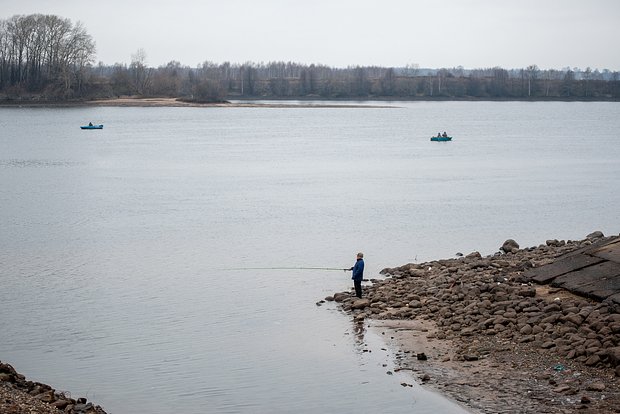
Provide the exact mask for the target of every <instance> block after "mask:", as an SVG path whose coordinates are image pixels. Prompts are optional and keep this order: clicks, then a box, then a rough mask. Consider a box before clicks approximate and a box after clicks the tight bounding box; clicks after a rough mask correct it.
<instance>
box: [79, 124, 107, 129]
mask: <svg viewBox="0 0 620 414" xmlns="http://www.w3.org/2000/svg"><path fill="white" fill-rule="evenodd" d="M80 128H82V129H103V124H99V125H92V124H90V125H82V126H81V127H80Z"/></svg>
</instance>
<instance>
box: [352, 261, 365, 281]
mask: <svg viewBox="0 0 620 414" xmlns="http://www.w3.org/2000/svg"><path fill="white" fill-rule="evenodd" d="M351 279H353V280H358V281H361V280H362V279H364V259H357V262H355V266H353V277H352V278H351Z"/></svg>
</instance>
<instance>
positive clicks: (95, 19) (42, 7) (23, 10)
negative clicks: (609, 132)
mask: <svg viewBox="0 0 620 414" xmlns="http://www.w3.org/2000/svg"><path fill="white" fill-rule="evenodd" d="M32 13H43V14H55V15H58V16H61V17H66V18H69V19H71V20H72V21H73V22H74V23H75V22H77V21H81V22H82V23H83V24H84V26H85V27H86V29H87V31H88V33H89V34H91V35H92V36H93V38H94V40H95V42H96V44H97V61H102V62H104V63H105V64H113V63H117V62H118V63H129V62H130V61H131V55H132V54H133V53H135V52H136V51H137V50H138V49H140V48H141V49H144V51H145V52H146V57H147V59H146V60H147V63H148V64H149V65H151V66H159V65H163V64H165V63H167V62H169V61H171V60H176V61H179V62H181V63H182V64H184V65H189V66H196V65H197V64H199V63H202V62H204V61H205V60H209V61H213V62H216V63H221V62H225V61H229V62H231V63H243V62H247V61H253V62H269V61H294V62H299V63H308V64H310V63H321V64H325V65H329V66H335V67H346V66H355V65H380V66H404V65H406V64H418V65H420V67H430V68H441V67H447V68H451V67H455V66H463V67H465V68H468V69H474V68H488V67H493V66H501V67H503V68H506V69H511V68H523V67H526V66H529V65H532V64H535V65H538V66H539V67H540V68H541V69H561V68H564V67H566V66H570V67H571V68H572V67H579V68H581V69H585V68H586V67H591V68H592V69H599V70H603V69H610V70H620V53H619V52H618V41H620V1H619V0H512V1H505V0H409V1H407V0H382V1H377V0H375V1H367V0H304V1H299V0H220V1H212V0H202V1H200V0H176V1H175V0H165V1H164V0H99V1H93V0H19V1H16V0H0V18H3V19H6V18H9V17H11V16H13V15H15V14H32Z"/></svg>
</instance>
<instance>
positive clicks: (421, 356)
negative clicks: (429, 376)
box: [416, 352, 428, 361]
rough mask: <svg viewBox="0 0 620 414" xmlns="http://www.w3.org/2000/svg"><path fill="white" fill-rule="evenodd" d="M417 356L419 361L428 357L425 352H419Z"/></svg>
mask: <svg viewBox="0 0 620 414" xmlns="http://www.w3.org/2000/svg"><path fill="white" fill-rule="evenodd" d="M416 358H417V359H418V361H426V360H427V359H428V357H427V356H426V354H425V353H424V352H419V353H418V354H416Z"/></svg>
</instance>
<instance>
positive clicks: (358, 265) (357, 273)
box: [345, 253, 364, 298]
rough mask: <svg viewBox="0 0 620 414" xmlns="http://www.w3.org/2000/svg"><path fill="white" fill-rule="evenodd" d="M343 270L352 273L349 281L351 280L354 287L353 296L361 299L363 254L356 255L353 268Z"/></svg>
mask: <svg viewBox="0 0 620 414" xmlns="http://www.w3.org/2000/svg"><path fill="white" fill-rule="evenodd" d="M345 270H351V271H353V277H352V278H351V279H353V286H354V287H355V296H357V297H358V298H361V297H362V280H363V279H364V253H358V254H357V260H356V262H355V266H353V267H352V268H350V269H345Z"/></svg>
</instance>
